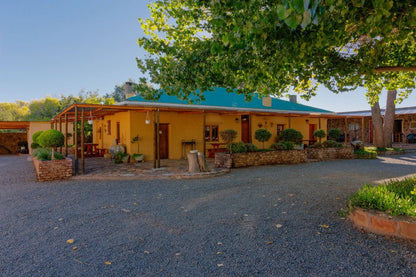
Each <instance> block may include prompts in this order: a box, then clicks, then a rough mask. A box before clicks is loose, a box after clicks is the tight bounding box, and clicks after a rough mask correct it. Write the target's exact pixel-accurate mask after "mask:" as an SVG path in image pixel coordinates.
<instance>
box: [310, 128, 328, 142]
mask: <svg viewBox="0 0 416 277" xmlns="http://www.w3.org/2000/svg"><path fill="white" fill-rule="evenodd" d="M313 136H314V137H316V138H319V141H321V139H322V138H324V137H325V136H326V133H325V131H324V130H316V131H314V132H313Z"/></svg>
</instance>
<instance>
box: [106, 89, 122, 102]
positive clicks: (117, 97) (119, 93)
mask: <svg viewBox="0 0 416 277" xmlns="http://www.w3.org/2000/svg"><path fill="white" fill-rule="evenodd" d="M105 98H113V99H114V101H115V102H117V103H118V102H123V101H124V100H125V99H126V94H125V93H124V87H123V86H122V85H121V86H120V85H115V86H114V91H113V92H111V93H107V94H106V95H105Z"/></svg>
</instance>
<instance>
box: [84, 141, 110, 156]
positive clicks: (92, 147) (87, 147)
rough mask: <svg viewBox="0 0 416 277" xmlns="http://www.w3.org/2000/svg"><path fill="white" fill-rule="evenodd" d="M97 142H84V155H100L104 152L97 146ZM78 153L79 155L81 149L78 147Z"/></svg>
mask: <svg viewBox="0 0 416 277" xmlns="http://www.w3.org/2000/svg"><path fill="white" fill-rule="evenodd" d="M97 146H98V143H84V156H85V157H102V156H104V154H105V152H106V151H105V149H100V148H98V147H97ZM78 155H79V156H80V155H81V149H78Z"/></svg>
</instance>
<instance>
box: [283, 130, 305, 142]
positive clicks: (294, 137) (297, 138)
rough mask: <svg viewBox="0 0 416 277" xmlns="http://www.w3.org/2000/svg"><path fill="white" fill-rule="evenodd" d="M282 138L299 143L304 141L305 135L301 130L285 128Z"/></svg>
mask: <svg viewBox="0 0 416 277" xmlns="http://www.w3.org/2000/svg"><path fill="white" fill-rule="evenodd" d="M280 137H281V139H282V141H290V142H293V143H295V144H299V143H301V142H302V139H303V135H302V133H301V132H299V131H297V130H295V129H285V130H283V131H282V133H281V136H280Z"/></svg>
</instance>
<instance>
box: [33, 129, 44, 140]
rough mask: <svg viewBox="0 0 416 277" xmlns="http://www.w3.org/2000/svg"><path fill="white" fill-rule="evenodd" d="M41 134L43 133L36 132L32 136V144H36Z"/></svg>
mask: <svg viewBox="0 0 416 277" xmlns="http://www.w3.org/2000/svg"><path fill="white" fill-rule="evenodd" d="M42 133H43V131H37V132H35V133H34V134H33V135H32V141H33V142H38V138H39V136H40V135H41V134H42Z"/></svg>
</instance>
